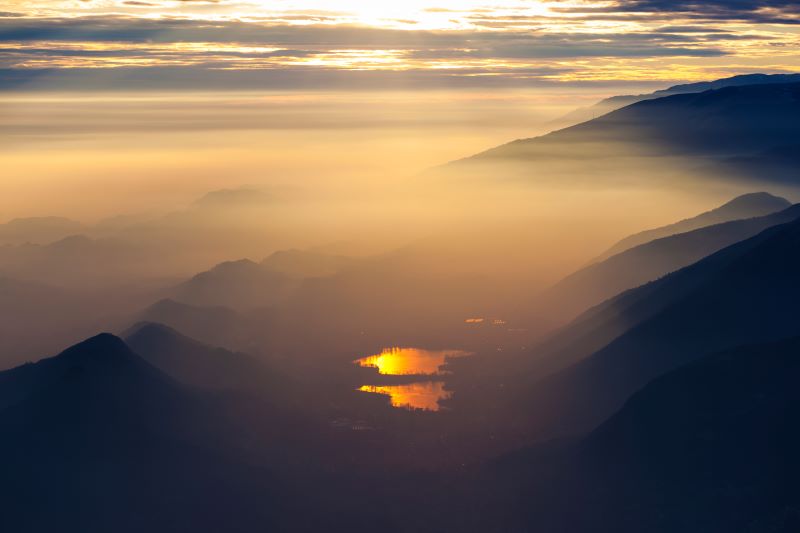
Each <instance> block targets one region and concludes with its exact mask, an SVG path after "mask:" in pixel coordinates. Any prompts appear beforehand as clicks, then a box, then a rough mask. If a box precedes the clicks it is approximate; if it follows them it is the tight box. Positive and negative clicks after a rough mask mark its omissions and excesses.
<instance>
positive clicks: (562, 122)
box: [552, 74, 800, 128]
mask: <svg viewBox="0 0 800 533" xmlns="http://www.w3.org/2000/svg"><path fill="white" fill-rule="evenodd" d="M795 82H800V74H742V75H740V76H733V77H730V78H723V79H720V80H715V81H703V82H699V83H686V84H682V85H673V86H672V87H669V88H667V89H661V90H658V91H655V92H652V93H649V94H636V95H632V94H628V95H620V96H612V97H611V98H606V99H604V100H601V101H599V102H597V103H596V104H594V105H592V106H589V107H582V108H579V109H576V110H574V111H571V112H570V113H567V114H566V115H564V116H563V117H561V118H559V119H556V120H554V121H553V122H552V124H553V125H554V126H559V127H562V128H563V127H568V126H572V125H574V124H578V123H581V122H586V121H587V120H592V119H595V118H597V117H600V116H602V115H605V114H606V113H610V112H612V111H616V110H617V109H621V108H623V107H625V106H629V105H631V104H635V103H636V102H642V101H644V100H653V99H655V98H663V97H665V96H672V95H675V94H686V93H700V92H704V91H710V90H714V89H723V88H725V87H740V86H743V85H763V84H773V83H795Z"/></svg>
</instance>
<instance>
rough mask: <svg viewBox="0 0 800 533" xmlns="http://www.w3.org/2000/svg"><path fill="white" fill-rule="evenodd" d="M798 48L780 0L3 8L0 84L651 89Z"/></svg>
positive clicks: (789, 67) (194, 1)
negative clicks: (629, 85) (646, 86)
mask: <svg viewBox="0 0 800 533" xmlns="http://www.w3.org/2000/svg"><path fill="white" fill-rule="evenodd" d="M799 40H800V3H798V2H796V1H794V0H754V1H747V0H602V1H600V0H586V1H581V0H458V1H456V0H404V1H403V2H376V1H369V0H368V1H360V0H359V1H357V0H345V1H338V2H331V1H328V2H324V1H320V0H273V1H250V2H248V1H242V0H5V1H4V2H2V3H0V74H2V75H0V89H18V88H24V89H28V88H33V87H45V88H78V89H86V88H94V89H100V90H102V89H108V88H111V89H118V88H125V89H137V88H151V87H152V88H160V89H164V88H166V89H170V88H176V89H186V88H208V89H219V88H226V89H253V88H261V89H264V88H271V89H287V88H289V89H294V88H303V89H329V90H330V89H343V90H349V89H353V88H368V89H374V88H391V89H394V90H396V89H418V88H460V87H466V88H492V87H504V88H506V87H535V86H553V85H554V86H568V85H569V86H592V85H597V86H603V85H604V84H605V85H614V86H616V87H619V86H621V85H625V84H636V85H639V86H641V85H643V84H644V85H646V84H648V83H651V84H653V85H659V86H660V85H664V84H667V83H669V82H679V81H696V80H707V79H714V78H720V77H724V76H728V75H735V74H740V73H747V72H754V71H759V72H769V73H777V72H787V71H793V70H797V69H798V67H800V54H797V53H796V52H797V49H798V44H800V43H799V42H798V41H799Z"/></svg>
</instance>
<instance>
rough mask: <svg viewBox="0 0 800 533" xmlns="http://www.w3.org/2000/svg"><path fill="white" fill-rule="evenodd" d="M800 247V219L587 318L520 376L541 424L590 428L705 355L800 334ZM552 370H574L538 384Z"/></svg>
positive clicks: (549, 428) (549, 429)
mask: <svg viewBox="0 0 800 533" xmlns="http://www.w3.org/2000/svg"><path fill="white" fill-rule="evenodd" d="M798 244H800V221H794V222H790V223H787V224H782V225H779V226H775V227H772V228H769V229H767V230H765V231H764V232H762V233H760V234H758V235H757V236H755V237H751V238H750V239H747V240H745V241H742V242H739V243H737V244H734V245H732V246H729V247H727V248H725V249H723V250H721V251H719V252H717V253H715V254H713V255H711V256H709V257H707V258H705V259H703V260H701V261H699V262H698V263H695V264H694V265H691V266H689V267H686V268H684V269H682V270H679V271H677V272H675V273H673V274H670V275H668V276H666V277H664V278H662V279H660V280H658V281H655V282H652V283H649V284H647V285H644V286H642V287H639V288H637V289H633V290H630V291H627V292H625V293H623V294H621V295H620V296H618V297H616V298H614V299H612V300H609V301H607V302H604V303H603V304H601V305H600V306H598V307H597V308H594V309H592V310H590V311H589V312H587V313H586V314H584V315H583V316H581V317H579V319H578V320H576V321H575V323H573V325H571V326H570V327H569V328H567V329H566V330H565V331H564V332H563V333H562V336H561V342H562V346H561V349H560V350H556V351H555V352H550V354H548V355H545V356H544V358H543V359H542V360H539V361H536V360H534V361H533V362H531V363H526V364H527V365H529V366H528V369H529V370H528V372H527V373H526V372H518V373H516V375H517V377H516V378H515V380H516V381H517V384H518V386H520V387H522V389H524V390H527V392H524V393H522V395H521V398H524V399H520V400H519V401H520V402H521V404H522V405H525V406H526V407H527V408H529V413H528V415H529V417H530V420H531V424H532V426H533V427H537V428H539V429H541V430H542V433H543V434H549V433H564V432H574V431H579V430H582V429H588V428H590V427H592V426H593V425H596V424H598V423H599V422H600V421H602V420H603V419H604V418H605V417H607V416H609V415H610V414H611V413H613V412H614V411H615V410H617V409H618V408H619V407H620V406H621V405H622V403H623V402H624V401H625V399H627V398H628V397H629V396H630V395H631V394H633V392H635V391H636V390H637V389H638V388H639V387H641V386H643V385H644V384H645V383H647V382H648V381H649V380H651V379H653V378H655V377H658V376H659V375H662V374H664V373H666V372H669V371H670V370H672V369H675V368H677V367H679V366H682V365H684V364H687V363H690V362H691V361H693V360H695V359H697V358H698V357H700V356H702V355H704V354H707V353H710V352H713V351H718V350H723V349H727V348H731V347H735V346H738V345H742V344H747V343H755V342H766V341H770V340H774V339H779V338H782V337H789V336H792V335H796V334H799V333H800V322H798V321H797V320H796V317H795V316H794V313H793V312H792V309H793V308H794V306H795V304H796V302H797V301H798V300H797V298H798V297H800V284H798V283H797V279H798V278H797V276H798V274H797V273H798V272H799V271H800V270H798V268H800V246H798ZM592 352H594V353H592ZM588 354H591V355H588ZM587 355H588V356H587ZM534 358H535V354H534ZM576 361H577V362H576ZM548 363H549V364H551V365H555V366H559V365H565V364H571V366H569V367H567V368H564V369H563V370H561V371H558V372H556V373H555V374H553V375H551V376H549V377H548V378H545V379H544V380H541V381H539V382H538V384H536V385H533V382H535V381H536V379H537V377H540V376H541V375H542V372H541V370H542V368H543V367H546V366H547V364H548ZM531 369H533V370H531Z"/></svg>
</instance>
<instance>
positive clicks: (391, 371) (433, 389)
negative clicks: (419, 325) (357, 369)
mask: <svg viewBox="0 0 800 533" xmlns="http://www.w3.org/2000/svg"><path fill="white" fill-rule="evenodd" d="M467 355H470V354H469V353H468V352H464V351H461V350H425V349H422V348H398V347H395V348H384V349H383V350H382V351H381V352H380V353H377V354H374V355H370V356H368V357H363V358H361V359H357V360H356V361H355V362H356V364H358V365H360V366H362V367H368V368H375V369H377V370H378V373H379V374H383V375H389V376H409V375H425V376H438V375H442V374H445V373H446V372H445V371H444V370H443V368H442V367H443V365H444V364H445V363H446V362H447V359H448V358H454V357H464V356H467ZM358 390H360V391H362V392H369V393H373V394H385V395H388V396H389V397H390V400H391V403H392V405H393V406H394V407H400V408H405V409H425V410H429V411H438V410H439V409H440V408H441V406H440V405H439V401H440V400H444V399H447V398H449V397H450V396H452V392H450V391H447V390H445V388H444V382H443V381H423V382H419V383H406V384H403V385H364V386H362V387H360V388H359V389H358Z"/></svg>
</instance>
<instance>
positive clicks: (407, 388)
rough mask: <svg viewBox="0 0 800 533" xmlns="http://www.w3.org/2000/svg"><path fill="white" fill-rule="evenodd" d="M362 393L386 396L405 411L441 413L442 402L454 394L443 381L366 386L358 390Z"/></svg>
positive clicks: (395, 405)
mask: <svg viewBox="0 0 800 533" xmlns="http://www.w3.org/2000/svg"><path fill="white" fill-rule="evenodd" d="M358 390H359V391H361V392H369V393H372V394H384V395H387V396H389V397H390V401H391V403H392V406H393V407H399V408H403V409H424V410H426V411H439V410H440V409H441V408H442V406H441V405H439V401H440V400H446V399H448V398H450V397H451V396H452V392H450V391H447V390H445V388H444V383H443V382H441V381H428V382H425V383H410V384H408V385H385V386H384V385H364V386H363V387H360V388H359V389H358Z"/></svg>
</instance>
